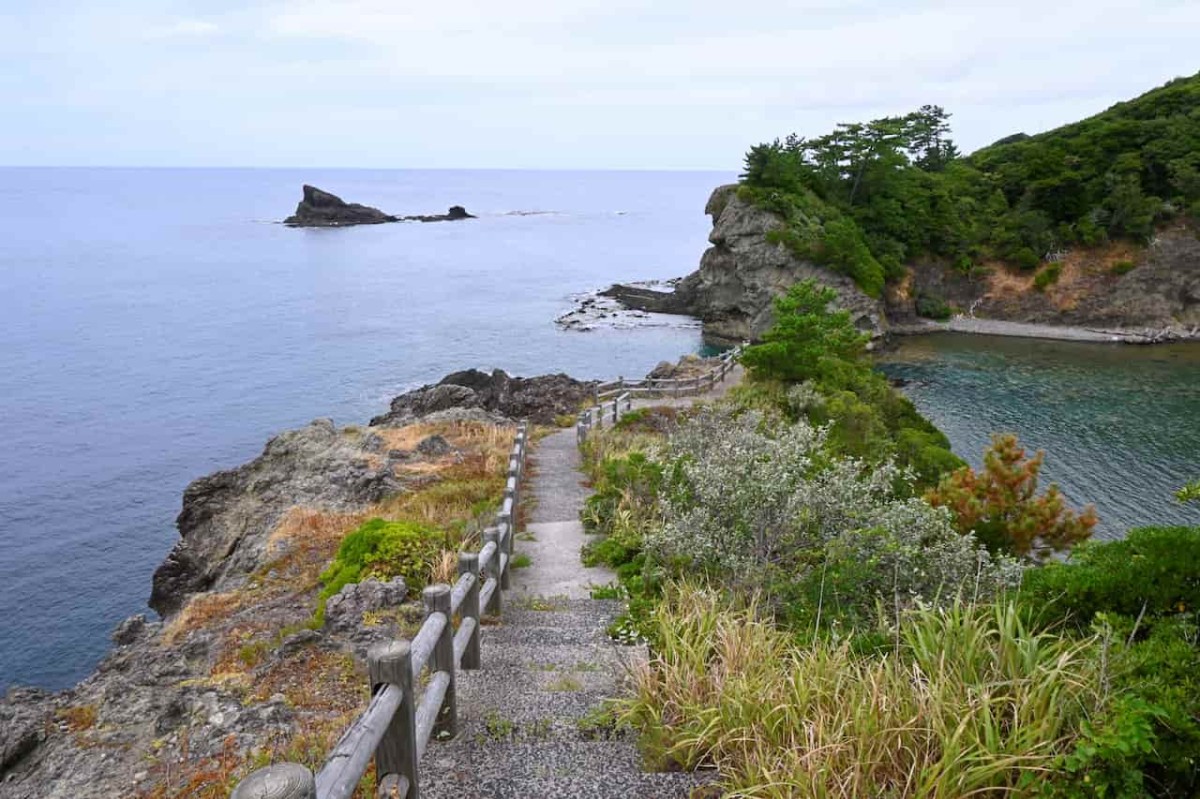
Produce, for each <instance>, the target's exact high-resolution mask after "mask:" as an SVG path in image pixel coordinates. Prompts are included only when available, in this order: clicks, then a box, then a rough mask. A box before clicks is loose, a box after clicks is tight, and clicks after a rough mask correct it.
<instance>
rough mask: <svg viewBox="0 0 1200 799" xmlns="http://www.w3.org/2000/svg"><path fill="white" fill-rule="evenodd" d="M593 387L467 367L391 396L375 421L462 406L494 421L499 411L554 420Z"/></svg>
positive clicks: (562, 378) (390, 423) (563, 378)
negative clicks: (439, 379)
mask: <svg viewBox="0 0 1200 799" xmlns="http://www.w3.org/2000/svg"><path fill="white" fill-rule="evenodd" d="M595 385H596V384H595V383H594V382H585V381H580V380H575V379H574V378H572V377H569V376H567V375H565V374H556V375H541V376H539V377H528V378H526V377H510V376H509V375H508V374H507V373H506V372H503V371H501V370H499V369H497V370H495V371H493V372H492V373H491V374H488V373H487V372H481V371H479V370H477V369H468V370H466V371H463V372H455V373H453V374H450V375H447V376H446V377H444V378H442V380H441V382H439V383H437V384H435V385H429V386H423V387H421V388H418V389H416V390H414V391H409V392H408V393H406V394H401V395H400V396H398V397H396V398H395V399H393V400H392V403H391V410H389V411H388V412H387V413H385V414H383V415H381V416H376V417H375V418H374V419H372V420H371V425H372V426H387V427H397V426H400V425H406V424H411V423H412V422H415V421H417V420H420V419H426V420H431V419H433V418H435V415H437V414H444V413H449V412H451V411H457V410H458V409H463V410H468V411H469V410H478V411H483V412H485V413H486V414H488V415H487V416H484V417H483V418H486V419H491V420H494V419H495V418H496V417H495V416H494V415H492V414H499V417H500V418H504V419H510V420H517V419H529V420H530V421H532V422H534V423H536V424H554V418H555V417H556V416H560V415H563V414H569V413H575V412H576V411H578V410H579V408H580V406H581V405H582V403H584V402H586V401H587V400H588V399H589V398H590V397H591V396H592V392H593V389H594V388H595ZM439 418H443V417H439Z"/></svg>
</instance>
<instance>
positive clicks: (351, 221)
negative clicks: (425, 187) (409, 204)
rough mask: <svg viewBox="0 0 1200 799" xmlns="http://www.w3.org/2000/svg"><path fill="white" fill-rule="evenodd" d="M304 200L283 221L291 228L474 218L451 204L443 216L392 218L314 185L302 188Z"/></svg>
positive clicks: (453, 220) (464, 210) (375, 209)
mask: <svg viewBox="0 0 1200 799" xmlns="http://www.w3.org/2000/svg"><path fill="white" fill-rule="evenodd" d="M303 191H304V197H303V199H301V200H300V204H299V205H297V206H296V213H294V214H292V215H291V216H289V217H288V218H287V219H285V220H283V224H285V225H291V226H292V227H349V226H350V225H379V224H383V223H385V222H457V221H459V220H462V219H475V218H476V217H475V215H474V214H469V213H467V209H466V208H463V207H462V206H461V205H452V206H450V209H449V210H448V211H446V213H444V214H417V215H414V216H393V215H391V214H385V213H384V212H383V211H380V210H379V209H378V208H372V207H371V206H369V205H359V204H358V203H348V202H346V201H345V200H343V199H342V198H341V197H338V196H337V195H336V194H330V193H329V192H327V191H322V190H321V189H318V188H317V187H316V186H309V185H307V184H305V186H304V189H303Z"/></svg>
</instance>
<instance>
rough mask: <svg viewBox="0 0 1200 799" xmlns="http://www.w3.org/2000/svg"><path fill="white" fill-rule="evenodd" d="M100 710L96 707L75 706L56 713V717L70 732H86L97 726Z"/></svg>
mask: <svg viewBox="0 0 1200 799" xmlns="http://www.w3.org/2000/svg"><path fill="white" fill-rule="evenodd" d="M98 713H99V709H98V708H97V707H96V706H95V705H74V706H73V707H64V708H63V709H62V710H59V711H58V712H57V713H55V714H54V715H55V717H56V718H57V719H58V720H59V722H60V723H61V724H62V725H63V726H64V727H66V728H67V730H68V731H70V732H76V733H78V732H86V731H88V730H90V729H91V728H92V727H95V726H96V717H97V714H98Z"/></svg>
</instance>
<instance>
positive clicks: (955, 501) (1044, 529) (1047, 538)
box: [926, 434, 1096, 558]
mask: <svg viewBox="0 0 1200 799" xmlns="http://www.w3.org/2000/svg"><path fill="white" fill-rule="evenodd" d="M1045 455H1046V453H1045V452H1042V451H1041V450H1039V451H1038V453H1037V454H1036V455H1034V456H1033V457H1032V458H1027V457H1026V456H1025V450H1024V449H1023V448H1022V447H1021V445H1020V444H1019V443H1018V442H1017V437H1016V436H1014V435H999V434H998V435H995V436H993V437H992V446H991V447H990V448H989V449H988V450H987V451H986V452H985V453H984V456H983V464H984V468H983V471H982V472H976V471H975V470H974V469H972V468H971V467H970V466H964V467H962V468H961V469H959V470H958V471H956V472H954V473H953V474H950V475H948V476H947V477H945V478H943V480H942V482H941V483H939V484H938V486H937V488H935V489H933V490H931V491H929V492H928V493H927V494H926V499H928V500H929V502H930V503H931V504H933V505H934V506H936V507H946V508H949V509H950V510H951V511H952V512H953V514H954V519H955V524H956V525H957V527H958V529H959V531H960V532H962V533H964V534H967V533H974V534H975V536H976V537H977V538H978V539H979V540H980V541H981V542H983V543H984V544H985V545H986V546H987V547H988V549H990V550H991V551H992V552H1002V553H1008V554H1012V555H1017V556H1019V557H1025V556H1029V555H1032V556H1034V557H1035V558H1045V557H1046V555H1047V554H1048V551H1050V550H1052V551H1055V552H1061V551H1063V550H1066V549H1070V548H1071V547H1072V546H1074V545H1075V544H1077V543H1079V542H1080V541H1083V540H1085V539H1087V538H1088V537H1089V536H1090V535H1091V534H1092V528H1093V527H1095V526H1096V510H1095V508H1093V507H1092V506H1090V505H1089V506H1088V507H1087V508H1086V509H1084V511H1083V512H1082V513H1078V514H1077V513H1075V512H1074V511H1073V510H1071V509H1070V508H1068V507H1067V506H1066V501H1065V500H1064V499H1063V496H1062V492H1061V491H1059V490H1058V486H1056V485H1054V484H1053V483H1052V484H1051V485H1050V487H1049V488H1047V489H1046V491H1045V493H1043V494H1041V495H1040V496H1039V495H1038V494H1037V488H1038V474H1039V472H1041V469H1042V461H1043V460H1044V458H1045Z"/></svg>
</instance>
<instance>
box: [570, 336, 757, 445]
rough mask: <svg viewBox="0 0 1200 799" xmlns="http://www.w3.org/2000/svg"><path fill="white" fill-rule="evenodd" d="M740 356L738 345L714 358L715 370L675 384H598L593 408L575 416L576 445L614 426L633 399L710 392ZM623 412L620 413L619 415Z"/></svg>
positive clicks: (655, 381)
mask: <svg viewBox="0 0 1200 799" xmlns="http://www.w3.org/2000/svg"><path fill="white" fill-rule="evenodd" d="M741 353H742V345H739V346H737V347H734V348H733V349H731V350H726V351H725V352H723V353H721V355H720V357H719V358H717V364H716V366H713V367H712V368H711V369H709V370H708V371H707V372H705V373H703V374H699V375H696V376H694V377H685V378H682V379H678V380H667V379H663V378H656V377H647V378H645V379H643V380H626V379H625V378H623V377H618V378H617V379H616V380H614V381H612V382H610V383H600V384H599V385H597V386H596V395H595V398H596V404H595V405H593V406H592V407H591V408H588V409H587V410H586V411H583V412H581V413H580V414H579V418H578V420H577V421H576V423H575V434H576V437H577V438H578V439H579V443H581V444H582V443H583V442H584V441H586V440H587V437H588V433H590V432H591V430H592V428H593V427H595V428H602V427H604V424H605V422H608V423H609V424H616V423H617V420H618V419H620V418H621V416H622V415H623V413H628V412H629V411H630V410H632V409H633V398H634V395H636V394H640V395H642V396H643V397H650V396H666V397H690V396H695V395H696V394H703V393H705V392H707V391H712V390H713V389H714V388H716V386H717V384H718V383H722V382H724V380H725V377H726V376H727V375H728V374H729V372H730V370H732V369H733V367H734V365H735V364H736V363H737V357H738V356H739V355H741ZM622 408H624V411H622Z"/></svg>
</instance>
